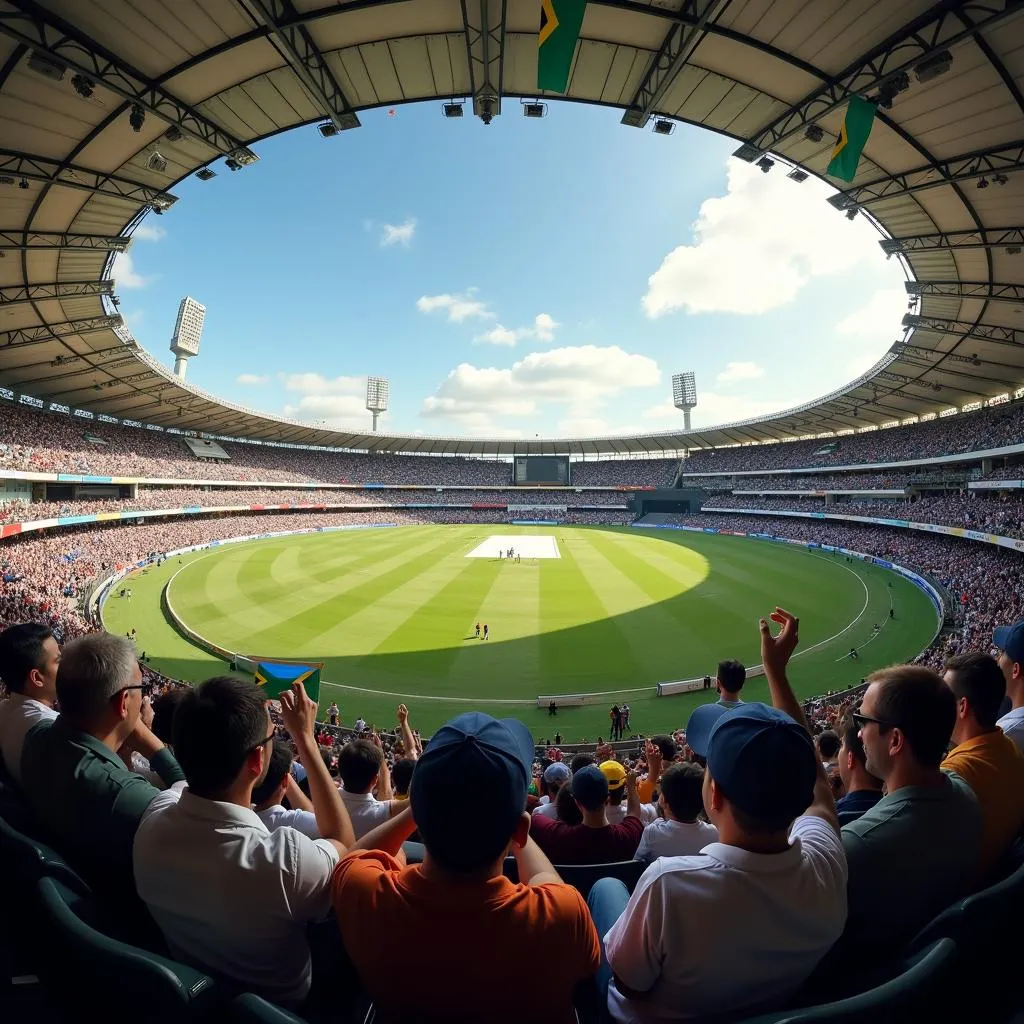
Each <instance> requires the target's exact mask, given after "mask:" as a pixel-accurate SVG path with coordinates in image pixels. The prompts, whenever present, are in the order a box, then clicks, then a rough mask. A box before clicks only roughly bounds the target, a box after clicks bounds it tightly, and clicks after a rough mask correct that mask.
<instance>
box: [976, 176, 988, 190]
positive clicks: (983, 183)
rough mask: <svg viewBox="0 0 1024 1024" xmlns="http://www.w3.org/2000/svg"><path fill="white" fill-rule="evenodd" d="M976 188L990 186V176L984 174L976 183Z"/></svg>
mask: <svg viewBox="0 0 1024 1024" xmlns="http://www.w3.org/2000/svg"><path fill="white" fill-rule="evenodd" d="M975 187H976V188H988V178H986V177H985V175H982V176H981V177H980V178H979V179H978V180H977V182H976V183H975Z"/></svg>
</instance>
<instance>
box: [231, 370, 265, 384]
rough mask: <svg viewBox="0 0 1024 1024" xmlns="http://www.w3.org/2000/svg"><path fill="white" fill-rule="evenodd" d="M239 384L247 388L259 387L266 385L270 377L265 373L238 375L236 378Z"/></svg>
mask: <svg viewBox="0 0 1024 1024" xmlns="http://www.w3.org/2000/svg"><path fill="white" fill-rule="evenodd" d="M236 379H237V380H238V383H239V384H245V385H247V386H249V387H259V386H260V385H261V384H266V383H267V381H268V380H270V377H269V376H268V375H267V374H265V373H262V374H261V373H240V374H239V375H238V377H237V378H236Z"/></svg>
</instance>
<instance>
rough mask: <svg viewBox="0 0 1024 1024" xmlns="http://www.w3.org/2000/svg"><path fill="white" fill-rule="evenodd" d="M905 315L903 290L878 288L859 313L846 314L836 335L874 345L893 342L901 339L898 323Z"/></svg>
mask: <svg viewBox="0 0 1024 1024" xmlns="http://www.w3.org/2000/svg"><path fill="white" fill-rule="evenodd" d="M906 311H907V293H906V289H903V288H880V289H878V291H876V292H875V294H874V295H872V296H871V298H870V299H868V301H867V302H865V303H864V305H863V306H861V307H860V309H855V310H854V311H853V312H852V313H848V314H847V315H846V316H844V317H843V319H842V320H840V321H839V323H837V324H836V334H841V335H844V336H846V337H857V338H872V339H875V340H877V341H881V340H884V339H886V338H889V339H893V340H895V339H896V338H898V337H901V336H902V335H903V328H902V326H901V323H902V320H903V314H904V313H906ZM875 358H876V359H877V356H876V357H875ZM872 362H874V360H872ZM869 365H870V364H869Z"/></svg>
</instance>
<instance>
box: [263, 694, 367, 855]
mask: <svg viewBox="0 0 1024 1024" xmlns="http://www.w3.org/2000/svg"><path fill="white" fill-rule="evenodd" d="M279 700H280V701H281V719H282V721H283V722H284V726H285V728H286V729H287V730H288V732H289V733H290V734H291V737H292V742H293V743H294V744H295V747H296V749H297V750H298V752H299V761H300V763H301V764H302V766H303V768H305V769H306V779H307V780H308V782H309V796H310V799H311V800H312V801H313V813H314V815H316V827H317V828H318V829H319V830H320V835H321V836H322V837H323V838H324V839H327V840H330V841H331V842H332V843H334V845H335V847H337V850H338V853H340V854H341V855H342V856H344V855H345V854H346V853H348V851H349V850H350V849H351V848H352V847H353V846H354V845H355V841H356V837H355V834H354V833H353V831H352V822H351V820H350V819H349V816H348V811H347V810H346V809H345V805H344V804H343V803H342V802H341V794H340V793H339V792H338V787H337V786H335V784H334V781H333V780H332V779H331V774H330V772H328V770H327V765H325V764H324V759H323V758H322V757H321V756H320V748H319V747H318V746H317V742H316V736H315V734H314V729H315V728H316V703H315V702H314V701H312V700H310V699H309V695H308V694H307V693H306V690H305V687H304V686H303V685H302V683H295V684H294V685H293V686H292V688H291V689H290V690H285V691H284V693H282V694H281V696H280V698H279Z"/></svg>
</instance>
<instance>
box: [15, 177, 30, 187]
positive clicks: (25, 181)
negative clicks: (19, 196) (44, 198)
mask: <svg viewBox="0 0 1024 1024" xmlns="http://www.w3.org/2000/svg"><path fill="white" fill-rule="evenodd" d="M28 187H29V186H28V178H22V179H21V181H19V182H18V188H28Z"/></svg>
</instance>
